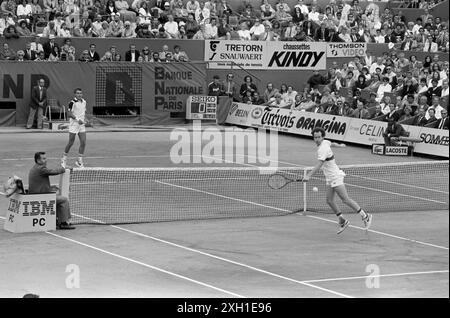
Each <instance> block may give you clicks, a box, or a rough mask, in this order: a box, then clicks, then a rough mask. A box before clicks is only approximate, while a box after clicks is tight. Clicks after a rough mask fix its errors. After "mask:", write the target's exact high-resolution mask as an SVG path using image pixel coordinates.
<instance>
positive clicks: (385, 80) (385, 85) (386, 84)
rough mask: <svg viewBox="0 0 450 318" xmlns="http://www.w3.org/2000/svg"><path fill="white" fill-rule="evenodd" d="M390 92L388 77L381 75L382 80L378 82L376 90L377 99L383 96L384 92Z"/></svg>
mask: <svg viewBox="0 0 450 318" xmlns="http://www.w3.org/2000/svg"><path fill="white" fill-rule="evenodd" d="M390 92H392V86H391V85H390V84H389V77H387V76H385V77H383V82H382V83H381V84H380V86H379V87H378V90H377V97H378V101H380V100H381V98H383V96H384V93H390Z"/></svg>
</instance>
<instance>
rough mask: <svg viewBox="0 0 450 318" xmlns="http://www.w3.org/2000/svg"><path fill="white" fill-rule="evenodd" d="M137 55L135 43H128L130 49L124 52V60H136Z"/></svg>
mask: <svg viewBox="0 0 450 318" xmlns="http://www.w3.org/2000/svg"><path fill="white" fill-rule="evenodd" d="M139 55H140V54H139V51H137V50H136V45H134V44H130V49H129V50H128V51H127V52H125V61H127V62H137V59H138V57H139Z"/></svg>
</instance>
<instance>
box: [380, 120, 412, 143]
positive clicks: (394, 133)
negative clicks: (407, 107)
mask: <svg viewBox="0 0 450 318" xmlns="http://www.w3.org/2000/svg"><path fill="white" fill-rule="evenodd" d="M407 135H408V133H407V132H406V130H405V129H404V128H403V126H402V125H400V124H399V123H398V122H397V121H396V120H394V119H388V124H387V128H386V130H385V131H384V133H383V137H384V144H385V145H386V146H397V145H398V144H399V137H401V136H407Z"/></svg>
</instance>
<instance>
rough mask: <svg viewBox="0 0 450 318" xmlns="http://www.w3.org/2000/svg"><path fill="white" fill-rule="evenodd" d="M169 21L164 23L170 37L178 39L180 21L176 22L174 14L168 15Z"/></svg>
mask: <svg viewBox="0 0 450 318" xmlns="http://www.w3.org/2000/svg"><path fill="white" fill-rule="evenodd" d="M167 19H168V21H167V22H166V23H164V30H165V31H166V33H167V34H169V36H170V38H172V39H176V38H178V35H179V34H180V31H179V29H178V23H176V22H175V21H174V19H173V15H171V14H169V15H168V16H167Z"/></svg>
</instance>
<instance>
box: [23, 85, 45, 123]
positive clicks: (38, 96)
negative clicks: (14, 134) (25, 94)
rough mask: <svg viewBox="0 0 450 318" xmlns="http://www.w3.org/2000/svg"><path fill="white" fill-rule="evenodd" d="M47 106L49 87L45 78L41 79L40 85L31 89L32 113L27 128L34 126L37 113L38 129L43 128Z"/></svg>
mask: <svg viewBox="0 0 450 318" xmlns="http://www.w3.org/2000/svg"><path fill="white" fill-rule="evenodd" d="M46 106H47V88H46V87H45V80H44V79H43V78H41V79H39V81H38V85H37V86H34V87H33V88H32V90H31V102H30V113H29V114H28V121H27V126H26V127H27V129H30V128H32V127H33V123H34V119H35V117H36V114H37V129H42V127H43V126H42V121H43V114H44V109H45V107H46Z"/></svg>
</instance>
